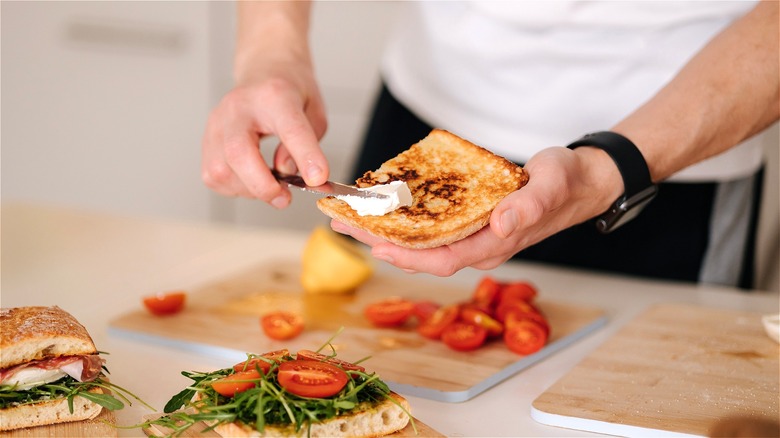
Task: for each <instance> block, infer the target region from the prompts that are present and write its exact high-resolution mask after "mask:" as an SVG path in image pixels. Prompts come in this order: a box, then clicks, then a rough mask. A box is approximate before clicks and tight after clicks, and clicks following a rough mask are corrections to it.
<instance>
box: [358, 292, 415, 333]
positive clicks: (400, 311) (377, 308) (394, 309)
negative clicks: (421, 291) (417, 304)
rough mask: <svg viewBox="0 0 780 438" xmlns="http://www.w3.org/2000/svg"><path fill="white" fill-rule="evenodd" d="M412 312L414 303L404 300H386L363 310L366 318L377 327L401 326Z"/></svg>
mask: <svg viewBox="0 0 780 438" xmlns="http://www.w3.org/2000/svg"><path fill="white" fill-rule="evenodd" d="M413 312H414V303H413V302H412V301H409V300H407V299H404V298H388V299H385V300H382V301H377V302H376V303H372V304H369V305H368V306H366V308H365V309H364V310H363V313H364V314H365V315H366V318H367V319H368V320H369V321H371V323H372V324H374V325H376V326H379V327H397V326H400V325H403V324H404V323H405V322H406V320H408V319H409V317H410V316H412V313H413Z"/></svg>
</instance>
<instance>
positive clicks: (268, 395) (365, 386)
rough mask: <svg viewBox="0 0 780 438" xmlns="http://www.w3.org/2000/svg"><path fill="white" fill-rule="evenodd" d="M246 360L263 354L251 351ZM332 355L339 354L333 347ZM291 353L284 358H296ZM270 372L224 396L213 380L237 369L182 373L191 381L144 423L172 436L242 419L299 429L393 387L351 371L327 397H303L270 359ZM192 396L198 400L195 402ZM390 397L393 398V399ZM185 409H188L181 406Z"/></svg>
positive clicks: (364, 404)
mask: <svg viewBox="0 0 780 438" xmlns="http://www.w3.org/2000/svg"><path fill="white" fill-rule="evenodd" d="M247 356H248V357H247V360H251V359H253V358H257V357H260V356H256V355H251V354H250V355H247ZM333 356H335V351H334V354H333ZM293 359H294V358H293V357H292V356H288V357H286V358H284V359H283V360H293ZM268 361H269V363H271V370H270V371H269V372H268V373H265V374H264V373H260V374H261V376H260V378H259V379H258V380H257V382H256V384H255V387H254V388H251V389H248V390H246V391H244V392H240V393H238V394H236V395H235V396H234V397H224V396H222V395H220V394H219V393H217V392H216V391H214V389H213V388H212V387H211V383H213V382H214V381H216V380H219V379H222V378H224V377H226V376H228V375H230V374H232V373H233V372H234V370H233V368H225V369H221V370H217V371H213V372H209V373H202V372H187V371H184V372H182V375H183V376H185V377H187V378H189V379H191V380H192V381H193V383H192V384H191V385H190V386H188V387H186V388H185V389H183V390H182V391H180V392H179V393H178V394H176V395H174V396H173V397H172V398H171V399H170V400H169V401H168V403H166V405H165V408H164V412H165V413H166V414H167V415H164V416H162V417H160V418H157V419H154V420H149V421H147V422H145V423H143V424H140V425H139V426H140V427H148V426H150V425H153V424H154V425H158V426H162V427H166V428H169V429H170V430H171V436H174V437H175V436H179V435H180V434H181V433H182V432H184V431H185V430H187V429H188V428H189V427H191V426H192V425H194V424H196V423H198V422H201V421H203V422H205V423H207V424H209V425H210V426H209V427H208V429H207V430H211V429H213V428H215V427H216V426H218V425H220V424H225V423H232V422H235V421H240V422H242V423H244V424H247V425H251V426H254V428H255V429H256V430H258V431H260V432H262V431H264V429H265V427H266V425H274V426H276V427H291V428H292V429H294V430H295V432H296V433H299V432H300V430H301V429H302V428H303V427H308V425H310V424H312V423H317V422H321V421H324V420H327V419H330V418H334V417H336V416H339V415H342V414H344V413H346V412H349V411H351V410H353V409H362V408H370V407H371V406H374V405H377V404H379V403H382V402H383V401H384V400H385V399H388V398H390V388H389V387H388V386H387V384H385V383H384V382H383V381H382V380H380V379H379V377H378V376H377V375H376V374H375V373H371V374H368V373H365V372H360V371H350V372H349V373H347V375H348V376H349V379H350V380H349V381H348V382H347V385H346V386H345V387H344V388H343V389H342V390H341V392H339V393H338V394H336V395H334V396H332V397H328V398H307V397H300V396H297V395H295V394H291V393H289V392H287V391H285V390H284V389H283V388H282V387H281V386H280V385H279V383H278V382H277V380H276V375H277V373H276V371H277V370H276V369H277V368H278V366H279V365H278V363H277V362H275V361H273V360H268ZM193 399H194V400H193ZM390 399H391V400H392V398H390ZM181 408H184V410H179V409H181Z"/></svg>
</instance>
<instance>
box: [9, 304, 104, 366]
mask: <svg viewBox="0 0 780 438" xmlns="http://www.w3.org/2000/svg"><path fill="white" fill-rule="evenodd" d="M0 350H2V351H3V354H2V357H0V369H4V368H8V367H11V366H14V365H18V364H21V363H26V362H30V361H33V360H40V359H44V358H49V357H57V356H68V355H85V354H95V353H96V352H97V349H96V348H95V344H94V342H93V341H92V338H91V337H90V336H89V333H88V332H87V329H86V328H84V326H83V325H81V324H80V323H79V322H78V321H77V320H76V318H74V317H73V315H71V314H70V313H68V312H66V311H64V310H62V309H60V308H59V307H57V306H52V307H43V306H33V307H15V308H8V309H0Z"/></svg>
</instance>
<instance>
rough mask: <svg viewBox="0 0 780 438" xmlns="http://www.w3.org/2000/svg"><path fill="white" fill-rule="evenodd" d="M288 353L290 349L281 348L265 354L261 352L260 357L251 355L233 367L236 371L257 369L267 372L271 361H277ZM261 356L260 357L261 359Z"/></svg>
mask: <svg viewBox="0 0 780 438" xmlns="http://www.w3.org/2000/svg"><path fill="white" fill-rule="evenodd" d="M289 355H290V350H288V349H286V348H283V349H281V350H276V351H271V352H268V353H265V354H261V355H260V357H253V358H251V359H249V360H246V361H244V362H240V363H237V364H235V365H233V369H234V370H236V371H246V370H253V369H259V370H260V371H262V372H263V374H266V373H268V371H270V370H271V362H269V360H270V361H273V362H276V363H279V361H280V360H281V359H282V358H284V357H287V356H289ZM261 358H262V359H261Z"/></svg>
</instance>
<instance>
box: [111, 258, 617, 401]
mask: <svg viewBox="0 0 780 438" xmlns="http://www.w3.org/2000/svg"><path fill="white" fill-rule="evenodd" d="M299 278H300V268H299V263H298V262H297V261H283V260H282V261H279V262H277V263H276V264H266V265H263V266H257V267H256V268H253V269H250V270H248V271H246V272H243V273H240V274H237V275H234V276H231V277H230V278H225V279H224V280H222V281H217V282H215V283H213V284H208V285H204V286H202V287H199V288H197V289H194V290H189V291H187V292H188V294H189V298H188V302H187V306H186V308H185V310H184V311H183V312H181V313H179V314H177V315H173V316H169V317H155V316H152V315H151V314H149V313H148V312H147V311H146V310H144V309H143V308H142V306H141V303H139V308H138V309H137V310H135V311H132V312H129V313H127V314H125V315H123V316H120V317H119V318H117V319H115V320H113V321H112V322H111V323H110V330H111V332H112V333H115V334H120V335H125V336H130V337H133V338H135V339H139V340H144V341H150V342H157V343H163V344H165V345H169V346H172V347H178V348H186V349H190V350H193V351H197V352H199V353H202V354H208V355H218V356H225V357H226V364H225V366H226V367H227V366H231V365H232V364H233V363H235V362H237V361H238V360H240V359H241V358H242V357H243V358H245V353H247V352H250V353H264V352H267V351H272V350H278V349H280V348H288V349H289V350H290V351H291V352H295V351H297V350H299V349H310V350H316V349H318V348H320V346H322V345H324V343H325V342H326V341H327V340H328V339H330V338H331V337H332V336H333V335H334V334H335V333H337V332H338V330H339V328H340V327H344V330H343V331H342V332H341V333H340V334H339V335H338V337H337V338H336V339H334V340H333V342H332V343H333V345H334V346H335V347H336V349H337V351H338V355H339V358H342V359H345V360H348V361H353V362H354V361H357V360H360V359H363V358H366V357H370V359H368V360H367V361H366V362H365V363H363V365H365V366H366V368H367V369H369V370H372V371H376V372H377V373H378V374H379V375H380V376H381V377H382V379H383V380H385V381H386V382H388V384H389V385H390V386H391V388H392V389H393V390H395V391H396V392H399V393H401V394H408V395H413V396H418V397H424V398H430V399H434V400H440V401H449V402H459V401H464V400H468V399H469V398H472V397H474V396H475V395H477V394H479V393H480V392H482V391H484V390H486V389H488V388H489V387H491V386H493V385H495V384H496V383H498V382H500V381H502V380H504V379H506V378H508V377H509V376H511V375H513V374H515V373H517V372H519V371H520V370H522V369H523V368H526V367H528V366H530V365H531V364H533V363H535V362H537V361H539V360H541V359H542V358H544V357H546V356H548V355H550V354H552V353H554V352H555V351H558V350H560V349H561V348H564V347H566V346H567V345H570V344H571V343H573V342H575V341H576V340H578V339H580V338H582V337H584V336H586V335H587V334H589V333H591V332H593V331H595V330H596V329H597V328H599V327H601V326H602V325H603V324H604V323H605V321H606V319H605V317H604V313H603V311H602V310H600V309H596V308H586V307H582V306H575V305H569V304H563V303H556V302H551V301H547V300H545V299H544V290H541V291H540V297H541V299H540V301H539V306H540V308H541V310H542V311H543V312H544V313H545V314H546V315H547V317H548V319H549V322H550V325H551V327H552V333H551V337H550V340H549V343H548V345H547V346H546V347H545V348H544V349H542V350H541V351H539V352H537V353H535V354H533V355H530V356H521V355H517V354H515V353H512V352H511V351H509V350H508V349H507V348H506V347H505V346H504V344H503V342H501V341H498V342H492V343H490V344H489V345H485V346H484V347H482V348H480V349H479V350H476V351H473V352H468V353H463V352H456V351H453V350H451V349H449V348H447V347H446V346H445V345H444V344H442V343H441V342H438V341H431V340H428V339H426V338H423V337H422V336H420V335H419V334H417V332H416V331H415V330H414V326H413V325H410V326H408V327H405V328H403V329H379V328H375V327H373V326H372V325H370V324H369V323H368V321H366V319H365V318H364V317H363V308H364V307H365V306H366V305H367V304H368V303H371V302H374V301H376V300H379V299H381V298H385V297H388V296H404V297H407V298H412V299H430V300H434V301H437V302H439V303H441V304H446V303H454V302H458V301H463V300H466V299H468V298H469V297H470V296H471V294H472V292H473V290H474V288H475V287H476V284H474V285H472V284H466V285H461V286H453V285H452V284H451V283H445V282H442V281H435V279H433V280H426V279H424V278H421V277H419V276H412V275H403V276H401V275H399V276H389V275H382V274H377V275H375V276H374V277H372V278H371V279H370V280H369V281H368V282H366V283H365V284H364V285H363V286H361V287H360V289H359V290H358V291H357V292H356V293H355V294H351V295H336V296H333V295H307V294H305V293H303V292H302V289H301V286H300V281H299ZM276 309H286V310H291V311H294V312H297V313H299V314H301V315H302V316H303V317H304V320H305V322H306V329H305V330H304V333H303V334H302V335H301V336H299V337H297V338H295V339H293V340H291V341H273V340H270V339H268V338H267V337H266V336H265V335H264V334H263V332H262V330H261V329H260V326H259V316H260V315H262V314H264V313H266V312H269V311H271V310H276ZM326 352H327V351H326ZM231 361H232V362H231Z"/></svg>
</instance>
